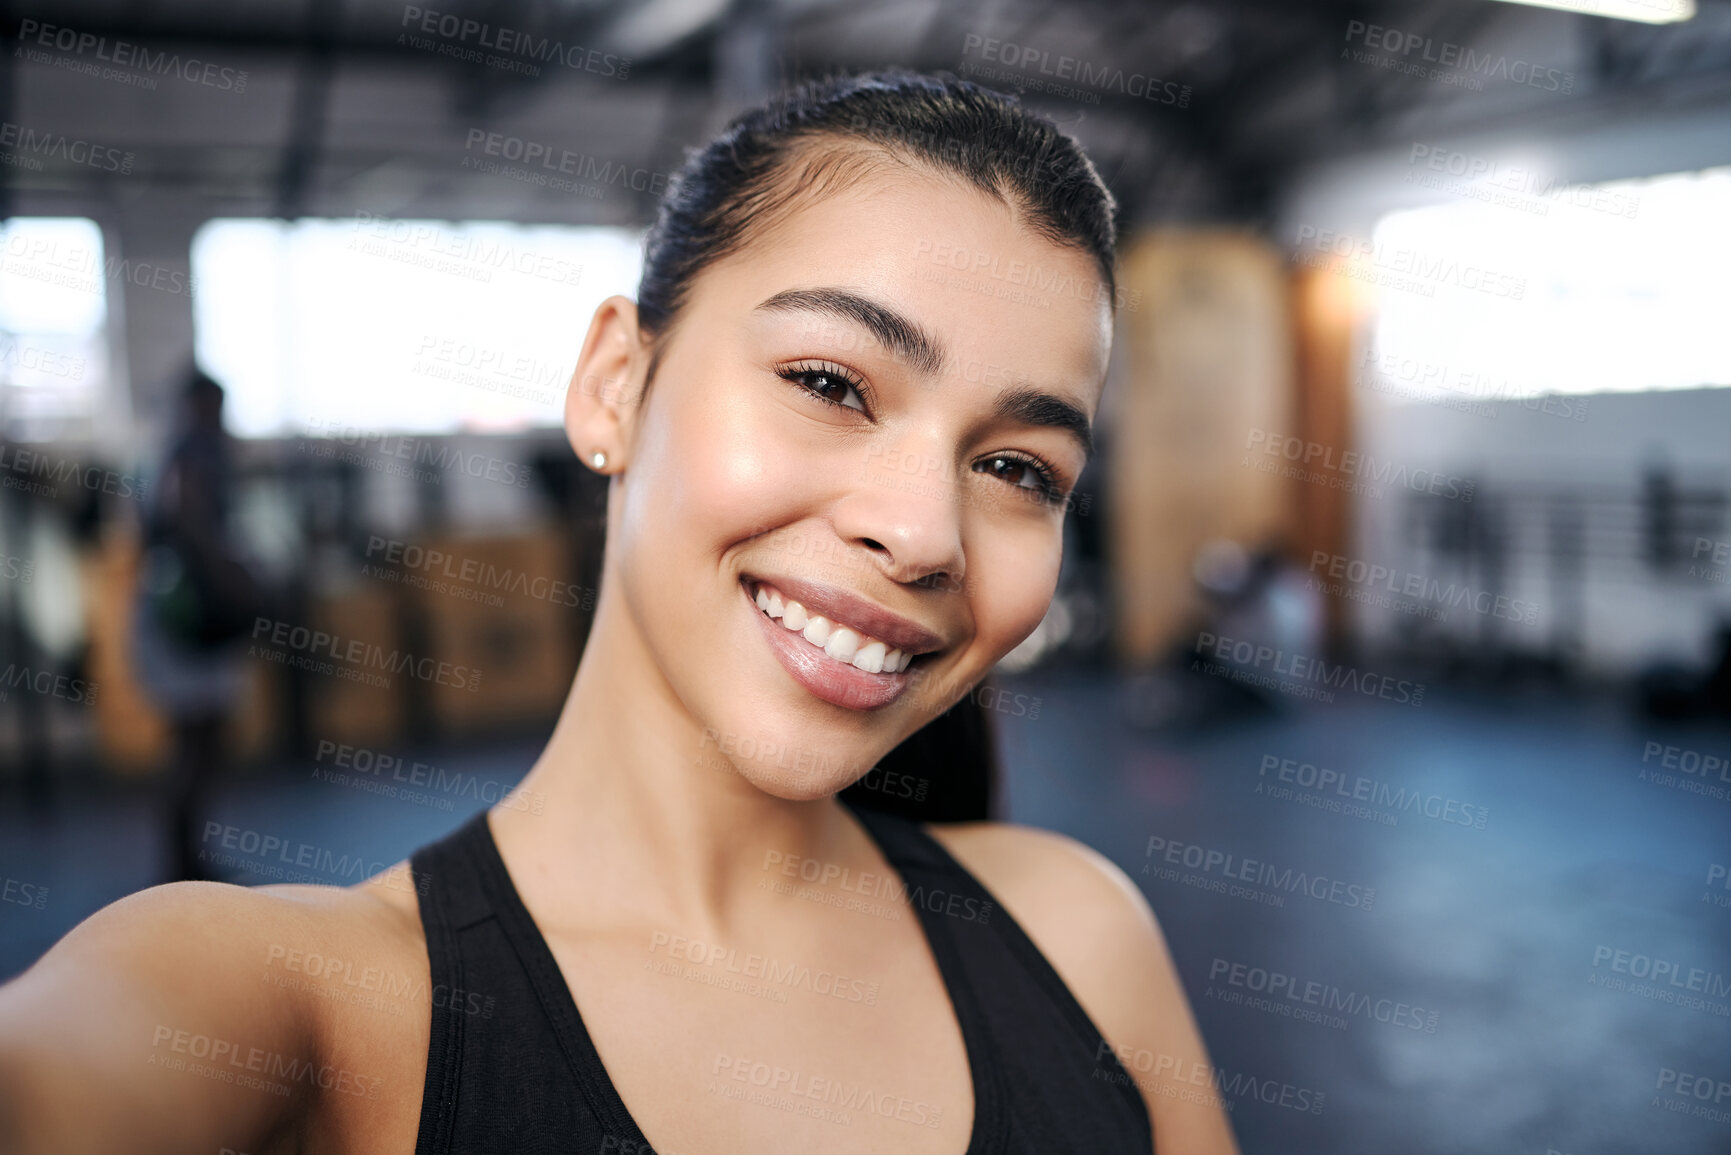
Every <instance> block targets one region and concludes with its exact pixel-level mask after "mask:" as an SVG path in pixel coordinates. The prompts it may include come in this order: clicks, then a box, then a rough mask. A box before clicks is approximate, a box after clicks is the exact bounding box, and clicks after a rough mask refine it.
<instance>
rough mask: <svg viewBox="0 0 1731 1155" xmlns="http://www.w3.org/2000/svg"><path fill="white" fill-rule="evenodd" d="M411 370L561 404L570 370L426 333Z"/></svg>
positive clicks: (484, 389)
mask: <svg viewBox="0 0 1731 1155" xmlns="http://www.w3.org/2000/svg"><path fill="white" fill-rule="evenodd" d="M410 372H411V373H415V374H417V375H419V376H422V377H431V378H433V379H434V380H436V381H449V382H451V383H452V384H453V385H463V386H467V387H468V388H471V389H479V390H481V391H482V392H484V393H497V394H499V395H500V396H502V397H511V398H515V399H517V400H521V401H532V402H534V403H535V404H537V405H547V406H552V405H557V404H558V403H559V400H560V397H561V396H562V392H563V388H564V385H565V383H566V381H567V380H568V379H569V376H570V374H569V372H568V371H567V370H566V369H564V368H563V367H561V366H559V365H553V364H549V363H547V362H545V361H541V360H539V359H537V358H535V357H531V356H529V355H528V354H526V353H515V352H512V351H511V350H508V349H501V348H496V347H492V346H488V345H477V344H474V343H472V342H469V341H458V340H454V339H452V338H449V337H435V336H431V335H429V336H425V337H422V338H421V344H420V348H418V349H417V350H416V351H415V362H414V366H413V368H411V369H410Z"/></svg>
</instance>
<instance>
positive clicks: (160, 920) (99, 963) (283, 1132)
mask: <svg viewBox="0 0 1731 1155" xmlns="http://www.w3.org/2000/svg"><path fill="white" fill-rule="evenodd" d="M378 890H379V887H378V886H377V884H376V880H375V881H374V882H369V883H364V884H362V885H360V886H357V887H354V888H337V887H323V886H263V887H242V886H232V885H229V884H226V883H213V882H184V883H171V884H167V885H163V886H155V887H151V888H149V889H146V890H142V891H139V892H137V893H135V894H132V895H129V896H127V897H126V898H123V899H121V900H119V901H117V902H114V903H112V904H110V905H109V906H106V907H104V908H102V909H101V910H99V911H97V912H96V913H95V914H93V915H91V916H90V917H89V918H87V919H85V920H84V921H83V922H82V923H80V924H79V925H78V926H76V927H74V928H73V929H72V930H71V931H70V932H68V933H67V934H66V936H65V937H64V938H62V939H61V940H60V941H59V942H58V943H56V944H55V945H54V946H53V947H52V948H51V949H50V950H49V951H48V952H47V953H46V954H45V955H44V956H43V957H42V958H41V959H40V960H38V961H37V963H36V964H35V965H34V966H32V967H31V968H30V969H29V970H27V971H25V972H24V974H22V975H20V976H19V977H17V978H16V979H14V980H13V981H11V982H9V983H7V984H5V985H3V986H0V1088H3V1089H0V1139H3V1140H8V1141H12V1144H13V1145H14V1146H16V1147H17V1149H19V1150H23V1151H35V1150H44V1151H47V1150H53V1151H81V1150H113V1149H119V1148H120V1147H122V1146H125V1147H127V1148H129V1149H132V1150H143V1151H148V1150H173V1149H181V1150H189V1149H198V1148H200V1147H208V1148H209V1149H210V1150H217V1149H219V1148H221V1147H225V1146H226V1147H231V1148H236V1149H242V1148H243V1144H242V1142H241V1141H242V1140H245V1141H246V1142H250V1143H252V1144H253V1146H247V1147H244V1149H246V1150H275V1149H288V1148H290V1147H292V1146H293V1145H295V1144H297V1143H302V1142H306V1141H308V1140H311V1139H315V1138H317V1139H329V1140H334V1139H336V1138H337V1136H338V1135H339V1134H344V1133H346V1132H347V1131H349V1130H352V1128H351V1127H350V1126H349V1125H348V1123H347V1122H346V1119H345V1114H346V1111H347V1107H348V1103H347V1099H346V1097H345V1093H346V1094H347V1097H353V1098H366V1099H372V1100H374V1102H372V1103H371V1104H370V1105H371V1106H372V1108H373V1109H374V1110H378V1109H379V1108H380V1107H381V1106H382V1105H384V1104H383V1103H382V1102H380V1100H381V1099H388V1098H390V1096H389V1095H388V1094H387V1095H385V1096H380V1095H379V1093H378V1092H379V1090H380V1089H381V1088H384V1087H385V1086H386V1085H387V1083H390V1082H394V1083H396V1084H398V1085H402V1084H404V1083H405V1076H404V1073H403V1072H402V1071H400V1070H398V1069H397V1068H398V1067H399V1066H401V1064H402V1060H401V1059H400V1058H397V1056H400V1055H401V1054H402V1053H403V1046H404V1043H406V1042H408V1041H409V1040H411V1039H413V1038H414V1037H415V1036H416V1035H417V1034H418V1036H419V1038H420V1039H421V1041H422V1046H421V1050H420V1058H421V1059H422V1061H423V1063H424V1057H425V1038H426V1030H427V1025H426V1022H425V1017H424V1016H423V1015H417V1014H414V1013H398V1014H396V1015H376V1016H368V1015H359V1014H356V1013H354V1012H355V1010H356V1008H355V1006H354V1005H353V1000H352V994H351V992H350V991H349V990H346V989H344V988H345V986H346V984H345V983H344V978H345V976H352V975H353V974H354V973H355V971H356V970H360V971H362V972H368V971H369V969H370V971H372V972H377V973H383V972H385V971H387V970H394V971H399V972H404V973H405V974H406V975H407V976H409V977H410V978H411V979H412V977H413V976H414V975H415V974H416V968H417V966H418V968H419V974H421V975H423V976H424V975H425V973H426V962H425V949H424V946H423V945H421V942H422V940H421V939H420V938H419V935H420V929H419V925H418V920H411V919H409V918H408V917H407V915H408V910H407V909H405V906H404V904H403V903H401V902H400V901H392V899H390V898H388V897H381V896H380V895H379V894H378V893H377V891H378ZM333 966H340V967H341V968H342V969H340V970H339V969H333ZM422 989H424V982H423V986H422ZM344 1004H347V1005H344ZM403 1009H404V1010H405V1011H412V1008H410V1007H408V1006H406V1005H405V1007H404V1008H403ZM411 1055H412V1052H411ZM369 1087H370V1088H371V1089H372V1092H371V1093H370V1094H369V1093H368V1088H369ZM414 1090H415V1091H416V1095H415V1106H416V1107H417V1108H418V1105H419V1097H418V1091H419V1086H418V1083H417V1084H416V1085H415V1087H414ZM356 1092H358V1094H356ZM7 1100H9V1101H7ZM384 1113H385V1114H387V1115H388V1114H390V1113H391V1112H390V1111H388V1110H387V1111H385V1112H384ZM7 1128H11V1130H7ZM411 1135H412V1132H411ZM6 1146H8V1144H7V1143H6V1142H0V1147H6ZM322 1146H324V1147H328V1148H329V1149H332V1150H341V1149H345V1148H347V1147H348V1143H347V1142H328V1143H324V1144H322Z"/></svg>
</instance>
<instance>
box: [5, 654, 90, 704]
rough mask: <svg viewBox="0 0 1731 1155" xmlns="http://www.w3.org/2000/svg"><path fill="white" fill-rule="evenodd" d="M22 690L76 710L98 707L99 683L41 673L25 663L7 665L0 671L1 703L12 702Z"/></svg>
mask: <svg viewBox="0 0 1731 1155" xmlns="http://www.w3.org/2000/svg"><path fill="white" fill-rule="evenodd" d="M14 690H21V691H23V692H24V693H26V694H35V695H37V696H38V697H42V698H58V699H59V700H60V701H62V702H71V703H72V704H73V705H75V706H93V705H95V704H96V683H95V682H88V681H85V680H84V679H83V678H74V677H72V676H71V675H69V674H57V673H55V672H54V671H53V670H38V669H36V668H35V667H33V666H31V665H28V664H26V663H23V662H7V663H6V668H5V669H4V670H0V702H6V701H10V700H11V695H12V691H14Z"/></svg>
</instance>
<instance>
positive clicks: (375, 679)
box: [247, 618, 481, 693]
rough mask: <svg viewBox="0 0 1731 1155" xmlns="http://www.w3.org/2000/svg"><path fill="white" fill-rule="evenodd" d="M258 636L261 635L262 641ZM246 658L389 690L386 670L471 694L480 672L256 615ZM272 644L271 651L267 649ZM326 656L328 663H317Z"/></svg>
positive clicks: (477, 683)
mask: <svg viewBox="0 0 1731 1155" xmlns="http://www.w3.org/2000/svg"><path fill="white" fill-rule="evenodd" d="M261 639H263V640H262V641H261ZM252 642H253V644H252V645H250V646H248V647H247V655H248V656H249V657H258V658H263V659H264V660H265V661H267V662H275V663H277V664H279V665H286V666H292V667H294V668H296V669H302V670H308V671H310V672H312V673H317V674H330V675H332V676H334V677H338V678H343V679H345V680H347V681H351V682H360V683H362V684H364V685H369V686H379V687H382V688H389V686H390V684H391V679H390V678H389V677H387V676H385V675H382V674H375V673H372V672H371V671H372V670H383V671H386V672H387V673H388V674H407V675H409V676H410V677H411V678H419V679H421V680H422V681H424V682H433V683H436V684H438V685H441V686H450V687H452V688H453V689H457V690H468V691H470V692H471V693H472V692H474V691H475V690H478V689H480V687H481V671H479V670H477V669H475V668H474V667H473V666H459V665H455V664H453V663H451V662H446V661H441V660H439V659H436V658H431V657H416V656H415V655H414V654H412V653H409V652H408V651H406V650H393V649H386V648H385V647H384V646H381V645H378V644H377V643H375V642H368V641H363V640H361V639H360V638H348V639H344V638H342V637H340V636H338V635H336V634H332V633H328V632H326V631H324V630H315V629H312V628H310V627H307V626H298V625H295V624H294V623H292V622H284V621H276V620H273V619H271V618H254V619H253V624H252ZM273 646H274V647H276V648H275V649H274V650H273V649H272V648H271V647H273ZM320 658H329V659H330V661H321V660H319V659H320Z"/></svg>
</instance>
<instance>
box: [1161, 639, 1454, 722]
mask: <svg viewBox="0 0 1731 1155" xmlns="http://www.w3.org/2000/svg"><path fill="white" fill-rule="evenodd" d="M1195 652H1196V653H1197V654H1199V655H1201V656H1202V657H1207V656H1208V655H1209V654H1210V653H1212V654H1213V656H1214V657H1215V658H1217V659H1219V660H1220V661H1221V662H1230V663H1232V665H1229V666H1215V665H1214V664H1213V663H1209V665H1208V666H1207V667H1204V666H1203V665H1202V661H1201V658H1198V659H1197V660H1195V661H1193V662H1192V663H1191V669H1193V670H1194V669H1201V670H1202V672H1203V673H1207V674H1219V673H1223V672H1225V673H1228V674H1229V676H1231V677H1232V678H1233V680H1234V681H1239V682H1247V683H1249V684H1254V685H1267V688H1271V689H1273V688H1279V689H1281V690H1283V691H1285V692H1289V693H1297V694H1299V695H1300V696H1302V697H1319V696H1320V700H1322V701H1327V702H1332V701H1334V695H1333V694H1331V693H1327V691H1321V690H1318V689H1317V687H1318V686H1327V687H1329V688H1330V689H1331V690H1343V691H1351V692H1353V693H1358V694H1363V695H1365V696H1366V697H1370V698H1380V699H1382V700H1383V701H1385V702H1396V703H1399V704H1400V705H1403V706H1421V705H1423V704H1424V691H1425V686H1424V683H1423V682H1411V681H1407V680H1406V679H1404V678H1395V677H1393V676H1391V675H1387V674H1377V673H1372V672H1366V671H1361V670H1358V669H1356V668H1355V667H1353V666H1348V665H1346V664H1345V663H1336V664H1334V665H1330V664H1329V663H1328V662H1326V661H1324V660H1323V659H1321V658H1317V657H1312V656H1309V655H1306V654H1297V653H1293V654H1289V653H1287V652H1286V651H1285V650H1281V649H1276V648H1275V647H1273V646H1267V645H1263V644H1261V643H1259V642H1250V641H1243V640H1236V639H1233V638H1228V637H1222V636H1220V635H1217V634H1211V633H1209V632H1208V631H1206V630H1203V631H1201V632H1199V633H1198V634H1197V635H1196V646H1195ZM1264 669H1266V670H1267V671H1268V674H1267V675H1264V674H1261V673H1260V671H1262V670H1264ZM1276 678H1291V679H1294V680H1293V681H1291V682H1275V680H1274V679H1276ZM1304 691H1315V692H1313V693H1304Z"/></svg>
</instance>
